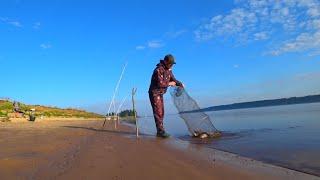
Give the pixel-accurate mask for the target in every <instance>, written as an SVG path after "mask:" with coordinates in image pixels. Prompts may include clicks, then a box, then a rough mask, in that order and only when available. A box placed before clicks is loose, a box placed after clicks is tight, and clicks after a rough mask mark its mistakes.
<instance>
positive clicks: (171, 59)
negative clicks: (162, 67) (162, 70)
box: [163, 54, 176, 64]
mask: <svg viewBox="0 0 320 180" xmlns="http://www.w3.org/2000/svg"><path fill="white" fill-rule="evenodd" d="M163 60H164V61H165V62H166V63H167V64H176V61H175V60H174V57H173V56H172V55H171V54H168V55H166V56H165V57H164V59H163Z"/></svg>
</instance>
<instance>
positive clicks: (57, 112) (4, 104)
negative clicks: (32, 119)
mask: <svg viewBox="0 0 320 180" xmlns="http://www.w3.org/2000/svg"><path fill="white" fill-rule="evenodd" d="M20 109H21V110H22V111H23V112H27V111H29V110H30V109H35V115H36V116H37V117H40V116H42V117H47V118H56V117H58V118H59V117H61V118H103V115H100V114H96V113H92V112H87V111H84V110H79V109H73V108H66V109H62V108H57V107H48V106H41V105H27V104H23V103H20ZM12 110H13V103H12V102H11V101H8V100H0V117H1V118H6V117H8V116H9V114H10V113H12V112H13V111H12Z"/></svg>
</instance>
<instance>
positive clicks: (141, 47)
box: [136, 45, 146, 50]
mask: <svg viewBox="0 0 320 180" xmlns="http://www.w3.org/2000/svg"><path fill="white" fill-rule="evenodd" d="M145 48H146V47H145V46H142V45H139V46H136V50H144V49H145Z"/></svg>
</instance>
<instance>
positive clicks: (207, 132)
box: [170, 87, 221, 138]
mask: <svg viewBox="0 0 320 180" xmlns="http://www.w3.org/2000/svg"><path fill="white" fill-rule="evenodd" d="M170 94H171V97H172V100H173V103H174V105H175V106H176V108H177V110H178V112H179V115H180V117H181V118H182V119H183V120H184V122H185V123H186V125H187V127H188V130H189V132H190V134H191V135H192V136H193V137H199V138H207V137H220V136H221V133H220V131H218V130H217V129H216V128H215V127H214V125H213V124H212V121H211V119H210V117H209V116H208V115H207V114H206V113H204V112H202V111H201V110H200V107H199V106H198V104H197V102H196V101H195V100H194V99H192V98H191V97H190V96H189V94H188V93H187V91H186V90H185V88H181V87H172V88H170Z"/></svg>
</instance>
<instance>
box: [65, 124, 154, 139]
mask: <svg viewBox="0 0 320 180" xmlns="http://www.w3.org/2000/svg"><path fill="white" fill-rule="evenodd" d="M61 127H64V128H72V129H85V130H90V131H95V132H101V133H111V134H118V135H126V136H136V133H135V132H130V131H120V130H107V129H103V128H93V127H82V126H61ZM140 135H141V136H144V137H153V136H152V135H150V134H143V133H139V136H140Z"/></svg>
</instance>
